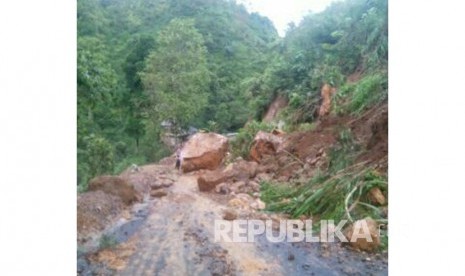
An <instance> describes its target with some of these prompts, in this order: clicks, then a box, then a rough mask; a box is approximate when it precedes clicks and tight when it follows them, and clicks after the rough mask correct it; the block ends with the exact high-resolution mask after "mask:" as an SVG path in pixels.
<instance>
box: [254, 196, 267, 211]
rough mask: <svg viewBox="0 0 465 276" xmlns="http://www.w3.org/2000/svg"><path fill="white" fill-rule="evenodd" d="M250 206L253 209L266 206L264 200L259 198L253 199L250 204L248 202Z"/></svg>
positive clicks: (260, 208) (261, 208)
mask: <svg viewBox="0 0 465 276" xmlns="http://www.w3.org/2000/svg"><path fill="white" fill-rule="evenodd" d="M250 207H251V208H252V209H255V210H263V209H265V208H266V204H265V202H263V201H261V200H260V199H259V198H257V199H255V201H254V202H252V204H250Z"/></svg>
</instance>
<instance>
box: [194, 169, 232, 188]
mask: <svg viewBox="0 0 465 276" xmlns="http://www.w3.org/2000/svg"><path fill="white" fill-rule="evenodd" d="M229 177H230V175H229V174H228V173H225V172H224V171H222V170H215V171H207V172H206V173H204V174H203V175H201V176H199V178H197V185H198V186H199V190H200V191H201V192H207V191H211V190H213V189H215V187H216V185H218V184H220V183H221V182H225V181H226V180H227V179H228V178H229Z"/></svg>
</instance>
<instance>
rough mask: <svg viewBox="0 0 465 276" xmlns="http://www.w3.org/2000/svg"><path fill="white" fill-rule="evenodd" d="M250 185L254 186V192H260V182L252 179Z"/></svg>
mask: <svg viewBox="0 0 465 276" xmlns="http://www.w3.org/2000/svg"><path fill="white" fill-rule="evenodd" d="M249 186H250V187H251V188H252V191H254V192H260V184H258V183H257V182H255V181H250V182H249Z"/></svg>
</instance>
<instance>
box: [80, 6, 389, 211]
mask: <svg viewBox="0 0 465 276" xmlns="http://www.w3.org/2000/svg"><path fill="white" fill-rule="evenodd" d="M387 26H388V24H387V1H386V0H373V1H365V0H346V1H344V2H337V3H333V4H332V5H331V6H330V7H328V8H327V9H326V10H325V11H324V12H321V13H317V14H311V13H310V14H308V15H307V16H306V17H305V18H304V19H303V20H302V22H301V23H300V24H299V25H298V26H290V27H289V30H288V32H287V34H286V37H284V38H279V37H278V35H277V32H276V30H275V29H274V27H273V24H272V23H271V21H270V20H269V19H268V18H266V17H262V16H260V15H258V14H256V13H248V12H247V11H246V10H245V8H244V7H243V6H242V5H237V4H236V3H235V2H234V1H227V0H170V1H167V0H124V1H122V0H78V2H77V27H78V30H77V138H78V139H77V148H78V156H77V158H78V167H77V170H78V183H79V184H80V188H79V190H80V191H83V190H85V189H86V185H87V182H88V180H89V179H91V178H92V177H94V176H96V175H98V174H102V173H118V172H121V171H123V170H124V169H125V166H128V165H130V164H132V163H138V164H140V163H147V162H155V161H158V160H159V159H161V158H163V157H165V156H166V155H168V154H169V153H170V152H169V150H168V149H167V147H166V146H165V145H164V144H163V143H162V142H161V134H162V132H163V129H162V127H161V125H160V123H161V122H162V121H169V122H171V123H173V124H174V125H175V126H176V129H183V128H185V127H187V126H194V127H196V128H199V129H207V130H209V131H216V132H236V131H238V130H239V129H240V128H242V127H243V126H244V125H245V124H246V122H249V123H248V124H247V126H246V127H245V128H244V129H242V130H240V131H239V135H238V137H237V139H236V141H235V142H234V145H233V151H234V154H235V155H236V156H244V157H245V156H246V155H247V151H248V147H249V146H250V143H251V141H252V139H253V136H254V135H255V133H256V132H257V131H258V130H260V129H262V130H270V129H271V128H272V126H268V125H266V124H261V123H258V122H257V121H260V120H261V118H262V116H263V114H264V113H265V111H266V109H267V107H268V105H269V104H270V103H271V102H272V101H273V99H274V98H275V97H276V96H277V95H282V96H284V97H285V98H287V99H288V100H289V102H290V104H289V107H288V108H287V110H285V111H284V112H283V113H282V114H283V115H282V119H283V120H284V121H286V125H287V126H288V128H289V129H292V130H299V129H300V130H309V129H312V128H313V127H314V125H313V124H312V122H313V121H314V120H315V114H316V113H315V111H316V110H317V107H318V105H319V101H320V88H321V86H322V85H323V83H325V82H326V83H329V84H331V85H333V86H336V87H338V88H339V89H338V90H339V92H338V94H337V96H336V101H335V103H334V106H333V111H335V112H336V113H338V114H344V113H350V114H354V115H355V116H357V115H358V114H360V113H361V112H362V111H363V110H365V109H366V108H368V107H369V106H372V105H373V104H376V103H378V102H380V101H383V100H384V99H386V98H387V56H388V49H387V45H388V44H387V41H388V40H387ZM354 72H359V73H361V77H362V78H361V80H360V81H359V82H356V83H353V84H346V77H347V76H349V75H351V74H353V73H354ZM345 150H346V149H334V154H335V155H343V154H345ZM347 158H348V159H347V160H345V161H341V164H340V165H334V166H335V168H336V167H337V168H343V167H344V166H347V164H349V163H350V162H352V159H351V158H349V157H347ZM334 162H336V161H334ZM322 174H323V175H326V176H325V177H327V178H328V179H330V178H331V175H334V174H335V173H334V172H325V173H322ZM347 177H348V178H347ZM347 177H345V180H344V181H343V182H344V183H348V182H352V181H355V179H362V178H363V177H362V176H357V177H358V178H357V177H355V176H350V175H349V174H347ZM349 179H351V180H350V181H349ZM315 181H316V180H315ZM337 181H342V180H340V179H339V178H338V180H337ZM312 183H313V182H312ZM315 183H316V182H315ZM341 183H342V182H341ZM333 184H334V183H333ZM315 185H317V184H315ZM334 185H335V184H334ZM353 185H355V184H353V183H352V184H351V185H348V184H347V185H345V186H346V187H345V188H340V189H335V190H338V191H339V190H340V192H339V193H340V194H343V193H345V191H346V190H347V189H349V190H350V188H352V187H353ZM312 187H313V186H312ZM312 189H313V188H312ZM311 202H313V201H311ZM312 204H316V203H314V202H313V203H312ZM315 206H316V205H315Z"/></svg>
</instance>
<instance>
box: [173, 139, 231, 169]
mask: <svg viewBox="0 0 465 276" xmlns="http://www.w3.org/2000/svg"><path fill="white" fill-rule="evenodd" d="M227 151H228V138H226V137H225V136H222V135H219V134H216V133H196V134H194V136H192V137H191V138H190V139H189V140H188V141H187V142H186V144H185V145H184V147H183V149H182V156H183V161H182V164H181V168H182V171H183V172H191V171H196V170H200V169H207V170H215V169H217V168H218V166H220V164H221V162H222V161H223V158H224V157H225V156H226V152H227Z"/></svg>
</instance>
